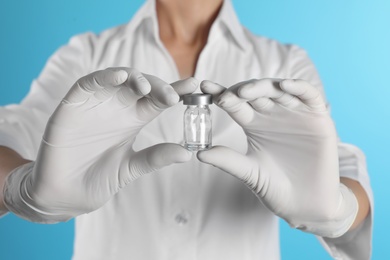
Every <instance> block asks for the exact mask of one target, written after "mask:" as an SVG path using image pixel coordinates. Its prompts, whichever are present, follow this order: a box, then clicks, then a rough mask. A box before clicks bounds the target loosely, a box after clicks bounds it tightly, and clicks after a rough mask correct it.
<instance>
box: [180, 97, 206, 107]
mask: <svg viewBox="0 0 390 260" xmlns="http://www.w3.org/2000/svg"><path fill="white" fill-rule="evenodd" d="M212 103H213V96H212V95H210V94H187V95H184V96H183V104H184V105H190V106H199V105H210V104H212Z"/></svg>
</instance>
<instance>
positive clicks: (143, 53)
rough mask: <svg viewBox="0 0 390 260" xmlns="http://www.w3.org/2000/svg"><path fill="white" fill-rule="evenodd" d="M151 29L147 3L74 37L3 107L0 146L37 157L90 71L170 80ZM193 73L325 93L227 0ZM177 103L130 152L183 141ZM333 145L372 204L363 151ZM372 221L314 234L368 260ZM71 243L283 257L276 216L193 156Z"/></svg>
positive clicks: (231, 128)
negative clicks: (294, 83)
mask: <svg viewBox="0 0 390 260" xmlns="http://www.w3.org/2000/svg"><path fill="white" fill-rule="evenodd" d="M158 35H159V34H158V25H157V19H156V12H155V3H154V1H153V0H150V1H148V2H147V3H146V4H145V5H144V6H143V7H142V8H141V9H140V11H139V12H138V13H137V14H136V15H135V17H134V18H133V19H132V21H131V22H130V23H128V24H126V25H123V26H119V27H116V28H112V29H109V30H106V31H104V32H102V33H101V34H100V35H95V34H93V33H86V34H82V35H78V36H75V37H73V38H72V39H71V40H70V42H69V44H68V45H67V46H64V47H62V48H61V49H59V50H58V51H57V52H56V53H55V54H54V55H53V56H52V57H51V58H50V60H49V61H48V63H47V65H46V66H45V68H44V70H43V71H42V73H41V75H40V76H39V77H38V78H37V79H36V80H35V81H34V82H33V84H32V88H31V91H30V93H29V94H28V96H27V97H26V98H25V99H24V100H23V101H22V102H21V104H19V105H10V106H6V107H3V108H0V118H1V120H0V144H2V145H6V146H9V147H11V148H13V149H15V150H16V151H18V152H19V153H20V154H22V155H23V156H24V157H26V158H28V159H32V160H34V158H35V157H36V154H37V151H38V148H39V143H40V140H41V136H42V133H43V131H44V128H45V124H46V122H47V120H48V118H49V116H50V115H51V113H52V112H53V111H54V109H55V107H56V106H57V105H58V104H59V102H60V100H61V99H62V97H64V95H65V94H66V93H67V91H68V90H69V88H70V87H71V86H72V85H73V83H74V82H75V81H76V80H77V79H78V78H80V77H82V76H84V75H86V74H88V73H91V72H93V71H96V70H100V69H105V68H107V67H119V66H124V67H132V68H136V69H138V70H140V71H141V72H144V73H148V74H152V75H156V76H158V77H160V78H162V79H163V80H165V81H167V82H172V81H176V80H178V79H179V73H178V70H177V68H176V66H175V63H174V61H173V59H172V57H171V56H170V55H169V53H168V52H167V50H166V49H165V48H164V46H163V44H162V43H161V41H160V39H159V36H158ZM195 77H196V78H197V79H199V80H203V79H208V80H212V81H215V82H218V83H220V84H221V85H224V86H226V87H228V86H230V85H232V84H235V83H237V82H240V81H244V80H248V79H251V78H267V77H271V78H300V79H305V80H307V81H309V82H310V83H311V84H312V85H314V86H316V87H317V88H319V89H320V90H321V91H322V93H323V90H322V85H321V81H320V79H319V76H318V74H317V72H316V69H315V67H314V66H313V64H312V62H311V61H310V59H309V58H308V56H307V54H306V52H305V51H304V50H302V49H301V48H299V47H297V46H294V45H283V44H281V43H279V42H277V41H274V40H271V39H267V38H264V37H259V36H255V35H253V34H251V33H250V32H249V31H248V30H246V29H245V28H243V27H242V26H241V25H240V23H239V21H238V19H237V17H236V14H235V12H234V10H233V7H232V5H231V3H230V1H229V0H227V1H225V2H224V4H223V7H222V9H221V12H220V13H219V15H218V17H217V19H216V21H215V22H214V24H213V25H212V28H211V31H210V35H209V38H208V42H207V45H206V46H205V48H204V49H203V51H202V53H201V55H200V57H199V60H198V63H197V67H196V72H195ZM198 91H199V90H198ZM211 109H212V112H213V144H220V145H225V146H229V147H231V148H233V149H235V150H237V151H240V152H242V153H245V152H246V149H247V144H246V137H245V134H244V133H243V131H242V129H241V128H240V127H239V126H238V125H237V124H236V123H235V122H234V121H233V120H232V119H231V118H230V117H229V116H228V115H227V114H226V113H225V112H223V111H222V110H220V109H219V108H217V107H215V106H212V107H211ZM184 110H185V107H184V106H183V105H182V104H178V105H176V106H174V107H172V108H169V109H168V110H166V111H165V112H163V113H162V114H161V115H160V116H159V117H158V118H156V119H155V120H154V121H152V122H151V123H150V124H149V125H147V126H146V127H145V128H144V129H143V130H142V131H141V133H140V134H139V136H138V137H137V139H136V142H135V144H134V147H135V149H137V150H138V149H142V148H145V147H147V146H150V145H153V144H156V143H161V142H174V143H182V142H183V134H182V132H183V131H182V124H183V123H182V115H183V112H184ZM339 147H340V154H339V156H340V175H341V176H346V177H349V178H352V179H355V180H358V181H359V182H360V183H361V184H362V185H363V187H364V188H365V190H366V192H367V193H368V195H369V197H370V200H371V205H372V192H371V188H370V184H369V178H368V175H367V171H366V166H365V159H364V155H363V154H362V152H361V151H360V150H359V149H358V148H356V147H354V146H352V145H346V144H341V143H340V146H339ZM371 226H372V216H371V215H370V217H368V218H367V220H366V221H365V222H364V223H363V224H362V225H361V226H360V227H359V228H358V229H356V230H355V231H353V232H348V233H347V234H345V235H344V236H342V237H340V238H337V239H322V238H320V240H321V241H322V243H323V245H324V246H325V248H326V249H327V250H328V251H329V252H330V253H331V254H332V255H333V257H334V258H338V259H368V258H369V256H370V252H371V232H372V231H371V229H372V228H371ZM297 232H300V231H297ZM74 249H75V250H74V257H73V259H75V260H81V259H82V260H87V259H91V260H92V259H93V260H97V259H102V260H103V259H104V260H107V259H115V260H120V259H137V260H142V259H163V260H165V259H166V260H168V259H169V260H173V259H202V260H208V259H210V260H211V259H213V260H214V259H225V260H228V259H240V260H247V259H248V260H249V259H251V260H253V259H267V260H273V259H279V258H280V252H279V232H278V218H277V217H275V216H274V215H273V214H272V213H271V212H270V211H269V210H268V209H267V208H266V207H265V206H264V205H262V203H261V202H260V201H259V200H258V199H257V197H255V195H254V194H253V193H252V192H251V191H250V190H249V189H248V188H247V187H246V186H245V185H244V184H242V183H241V182H240V181H238V180H236V179H235V178H233V177H232V176H230V175H229V174H227V173H225V172H222V171H221V170H219V169H216V168H214V167H211V166H209V165H206V164H202V163H200V162H199V161H198V160H197V159H196V157H195V156H194V158H193V159H192V160H191V161H190V162H188V163H184V164H180V165H173V166H169V167H166V168H164V169H162V170H160V171H158V172H155V173H153V174H149V175H146V176H143V177H142V178H140V179H138V180H136V181H134V182H133V183H130V184H129V185H128V186H127V187H126V188H124V189H123V190H121V191H120V192H119V193H118V194H117V195H116V196H114V198H113V199H112V200H110V201H109V202H108V203H107V204H106V205H105V206H103V207H102V208H100V209H99V210H96V211H95V212H92V213H90V214H85V215H82V216H79V217H77V219H76V238H75V248H74Z"/></svg>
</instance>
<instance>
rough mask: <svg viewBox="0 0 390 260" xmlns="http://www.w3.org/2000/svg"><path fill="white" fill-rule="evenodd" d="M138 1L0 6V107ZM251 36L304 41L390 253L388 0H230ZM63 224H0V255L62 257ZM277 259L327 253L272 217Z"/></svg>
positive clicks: (382, 250)
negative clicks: (64, 51) (80, 37)
mask: <svg viewBox="0 0 390 260" xmlns="http://www.w3.org/2000/svg"><path fill="white" fill-rule="evenodd" d="M142 2H143V1H141V0H131V1H130V0H127V1H124V0H111V1H101V0H99V1H98V0H84V1H80V0H67V1H65V0H56V1H49V0H35V1H27V0H24V1H10V0H8V1H6V0H2V1H1V2H0V28H1V30H0V35H1V40H0V76H1V81H0V105H4V104H8V103H13V102H19V101H20V100H21V99H22V98H23V96H25V95H26V93H27V91H28V90H29V86H30V83H31V81H32V79H33V78H35V77H37V75H38V74H39V72H40V71H41V69H42V67H43V66H44V64H45V61H46V60H47V58H48V57H49V55H51V54H52V53H53V52H54V51H55V50H56V49H57V48H58V47H59V46H60V45H63V44H65V43H66V42H67V41H68V39H69V37H71V36H72V35H74V34H76V33H81V32H85V31H90V30H92V31H95V32H99V31H101V30H103V29H104V28H107V27H110V26H114V25H117V24H121V23H125V22H127V21H128V20H129V19H130V18H131V17H132V15H133V14H134V13H135V11H136V10H137V9H138V7H139V6H140V5H141V4H142ZM233 3H234V5H235V7H236V10H237V13H238V16H239V17H240V20H241V21H242V23H243V24H244V25H245V26H246V27H248V28H249V29H250V30H252V31H253V32H255V33H257V34H262V35H265V36H269V37H272V38H275V39H278V40H280V41H282V42H291V43H295V44H298V45H300V46H302V47H304V48H305V49H306V50H307V51H308V52H309V54H310V56H311V58H312V59H313V61H314V62H315V64H316V65H317V68H318V70H319V72H320V75H321V77H322V80H323V83H324V86H325V89H326V92H327V97H328V100H329V101H330V103H331V105H332V114H333V117H334V120H335V121H336V125H337V130H338V132H339V135H340V137H341V138H342V140H343V141H345V142H350V143H353V144H356V145H358V146H359V147H360V148H361V149H362V150H363V151H364V152H365V154H366V156H367V161H368V168H369V172H370V175H371V181H372V187H373V189H374V194H375V203H376V205H375V227H374V241H373V245H374V250H373V259H390V252H389V249H388V242H385V241H388V240H389V238H387V234H388V232H390V223H389V220H388V216H389V215H390V214H389V213H390V212H389V210H390V208H389V203H388V199H390V188H389V183H390V166H389V165H390V164H389V163H388V161H389V160H388V158H387V157H388V155H389V152H388V150H389V147H390V138H389V137H388V135H389V133H390V131H389V130H390V128H389V118H390V113H389V112H390V109H389V108H390V105H389V96H390V84H389V82H390V81H389V78H388V76H390V64H389V63H390V1H388V0H370V1H368V0H327V1H321V0H319V1H313V0H310V1H309V0H290V1H287V0H273V1H266V0H241V1H239V0H234V1H233ZM73 224H74V223H73V221H70V222H68V223H64V224H57V225H38V224H32V223H28V222H26V221H23V220H20V219H18V218H16V217H15V216H13V215H8V216H6V217H5V218H3V219H1V220H0V259H7V260H8V259H57V260H60V259H69V258H70V256H71V254H72V244H73V235H74V231H73ZM281 235H282V256H283V259H330V257H329V256H328V255H327V253H326V252H325V251H324V250H323V249H322V248H321V246H320V244H319V243H318V241H317V240H316V239H315V238H314V237H313V236H311V235H307V234H304V233H301V232H299V231H295V230H291V229H290V228H289V227H288V226H287V225H286V224H284V223H282V228H281Z"/></svg>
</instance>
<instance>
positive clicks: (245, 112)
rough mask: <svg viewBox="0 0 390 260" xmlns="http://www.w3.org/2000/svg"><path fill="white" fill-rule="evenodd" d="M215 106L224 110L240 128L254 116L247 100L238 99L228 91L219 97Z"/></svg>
mask: <svg viewBox="0 0 390 260" xmlns="http://www.w3.org/2000/svg"><path fill="white" fill-rule="evenodd" d="M216 104H217V106H219V107H220V108H222V109H223V110H225V111H226V112H227V113H228V114H229V115H230V117H232V118H233V119H234V120H235V121H236V122H237V123H238V124H239V125H241V126H245V125H246V124H248V123H250V122H251V121H252V119H253V116H254V114H255V111H254V110H253V108H252V107H251V105H250V104H248V103H247V100H245V99H242V98H239V97H238V96H237V95H236V94H235V93H233V92H232V91H230V89H228V90H226V91H225V92H223V93H222V94H221V95H220V96H219V98H218V99H217V102H216Z"/></svg>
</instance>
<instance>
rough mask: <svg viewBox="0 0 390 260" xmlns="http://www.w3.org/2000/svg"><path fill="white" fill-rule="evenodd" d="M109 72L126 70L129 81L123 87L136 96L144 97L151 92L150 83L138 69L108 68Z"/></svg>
mask: <svg viewBox="0 0 390 260" xmlns="http://www.w3.org/2000/svg"><path fill="white" fill-rule="evenodd" d="M107 70H112V71H118V70H124V71H126V72H127V73H128V77H127V80H126V81H125V82H124V83H123V84H122V85H121V86H125V87H127V88H129V89H131V90H132V91H133V93H134V95H136V96H138V98H139V97H143V96H145V95H147V94H148V93H149V92H150V91H151V85H150V82H149V81H148V80H147V79H146V77H145V76H144V75H143V74H142V73H141V72H139V71H138V70H136V69H133V68H125V67H120V68H108V69H107Z"/></svg>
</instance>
